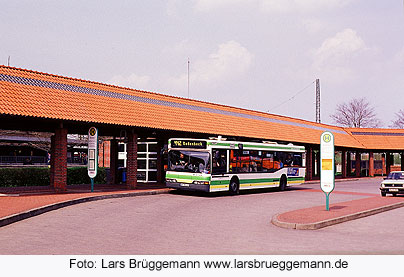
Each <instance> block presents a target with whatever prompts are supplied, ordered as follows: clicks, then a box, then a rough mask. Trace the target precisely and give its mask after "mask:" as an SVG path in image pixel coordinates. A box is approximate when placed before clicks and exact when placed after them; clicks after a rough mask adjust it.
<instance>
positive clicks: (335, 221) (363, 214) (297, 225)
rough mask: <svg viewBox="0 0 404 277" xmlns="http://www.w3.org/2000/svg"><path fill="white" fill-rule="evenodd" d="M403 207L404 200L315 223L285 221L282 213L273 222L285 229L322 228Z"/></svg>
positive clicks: (273, 218) (275, 216)
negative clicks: (280, 218)
mask: <svg viewBox="0 0 404 277" xmlns="http://www.w3.org/2000/svg"><path fill="white" fill-rule="evenodd" d="M401 207H404V202H400V203H394V204H391V205H387V206H382V207H379V208H375V209H371V210H366V211H361V212H357V213H354V214H350V215H345V216H340V217H336V218H331V219H327V220H323V221H318V222H313V223H293V222H284V221H280V220H279V219H278V216H279V215H280V214H276V215H274V217H272V220H271V223H272V224H273V225H275V226H278V227H281V228H285V229H296V230H317V229H321V228H324V227H328V226H331V225H335V224H339V223H343V222H346V221H350V220H355V219H358V218H362V217H366V216H370V215H375V214H378V213H382V212H386V211H389V210H393V209H397V208H401Z"/></svg>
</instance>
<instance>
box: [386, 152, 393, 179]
mask: <svg viewBox="0 0 404 277" xmlns="http://www.w3.org/2000/svg"><path fill="white" fill-rule="evenodd" d="M391 160H392V157H391V153H390V152H387V153H386V175H389V173H390V171H391V165H392V161H391Z"/></svg>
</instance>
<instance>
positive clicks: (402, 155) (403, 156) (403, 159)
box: [400, 152, 404, 171]
mask: <svg viewBox="0 0 404 277" xmlns="http://www.w3.org/2000/svg"><path fill="white" fill-rule="evenodd" d="M400 157H401V170H402V171H404V152H401V153H400Z"/></svg>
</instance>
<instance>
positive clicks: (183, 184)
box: [166, 182, 210, 192]
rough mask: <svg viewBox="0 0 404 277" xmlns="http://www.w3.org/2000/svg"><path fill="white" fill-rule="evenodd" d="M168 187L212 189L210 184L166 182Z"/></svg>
mask: <svg viewBox="0 0 404 277" xmlns="http://www.w3.org/2000/svg"><path fill="white" fill-rule="evenodd" d="M166 187H168V188H172V189H181V190H195V191H206V192H209V191H210V185H202V184H187V183H173V182H166Z"/></svg>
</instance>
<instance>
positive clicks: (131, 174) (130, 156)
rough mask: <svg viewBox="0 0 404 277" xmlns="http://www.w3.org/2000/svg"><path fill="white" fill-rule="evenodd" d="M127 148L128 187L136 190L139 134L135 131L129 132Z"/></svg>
mask: <svg viewBox="0 0 404 277" xmlns="http://www.w3.org/2000/svg"><path fill="white" fill-rule="evenodd" d="M126 147H127V148H126V149H127V156H126V157H127V159H126V186H127V187H128V189H135V188H136V185H137V134H135V132H134V130H130V131H129V132H128V143H127V145H126Z"/></svg>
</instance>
